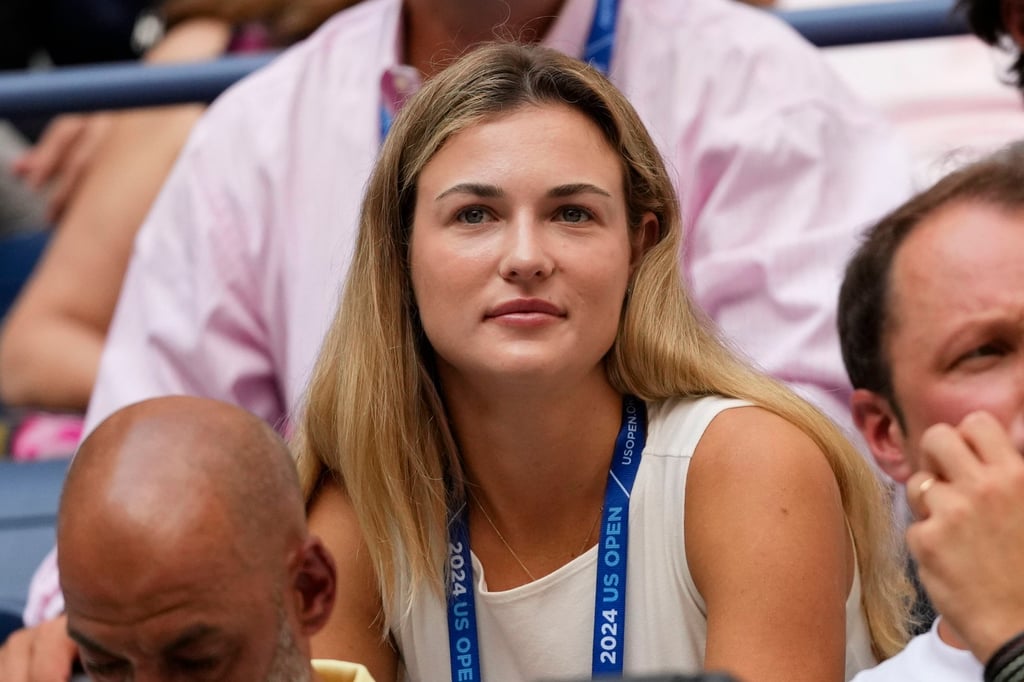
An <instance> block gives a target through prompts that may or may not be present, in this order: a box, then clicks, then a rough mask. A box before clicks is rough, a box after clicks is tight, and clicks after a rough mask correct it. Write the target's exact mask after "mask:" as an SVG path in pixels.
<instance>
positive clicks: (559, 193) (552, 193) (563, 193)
mask: <svg viewBox="0 0 1024 682" xmlns="http://www.w3.org/2000/svg"><path fill="white" fill-rule="evenodd" d="M576 194H600V195H601V196H605V197H611V194H610V193H608V192H606V191H605V190H603V189H601V188H600V187H598V186H597V185H591V184H590V183H589V182H576V183H572V184H570V185H559V186H558V187H552V188H551V189H549V190H548V196H549V197H551V198H553V199H557V198H560V197H571V196H574V195H576Z"/></svg>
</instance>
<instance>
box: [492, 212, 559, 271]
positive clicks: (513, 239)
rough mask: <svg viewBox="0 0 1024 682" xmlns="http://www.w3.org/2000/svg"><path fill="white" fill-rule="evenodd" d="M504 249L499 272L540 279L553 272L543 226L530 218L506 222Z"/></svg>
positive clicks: (552, 263)
mask: <svg viewBox="0 0 1024 682" xmlns="http://www.w3.org/2000/svg"><path fill="white" fill-rule="evenodd" d="M503 250H504V253H503V254H502V258H501V264H500V274H501V276H502V277H503V278H505V279H518V280H531V279H543V278H546V277H548V276H550V275H551V273H552V272H554V267H555V266H554V259H553V258H552V254H551V252H550V245H549V244H548V242H547V238H546V235H545V234H544V226H543V225H542V224H539V223H538V222H537V221H535V220H533V219H531V218H525V217H523V218H518V219H516V220H515V221H514V222H510V223H509V225H508V230H507V232H506V234H505V239H504V240H503Z"/></svg>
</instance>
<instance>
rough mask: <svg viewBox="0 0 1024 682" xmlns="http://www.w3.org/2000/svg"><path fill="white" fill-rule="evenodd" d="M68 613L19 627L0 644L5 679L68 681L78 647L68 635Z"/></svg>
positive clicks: (15, 681)
mask: <svg viewBox="0 0 1024 682" xmlns="http://www.w3.org/2000/svg"><path fill="white" fill-rule="evenodd" d="M67 624H68V620H67V616H63V615H62V616H59V617H57V618H55V619H53V620H49V621H46V622H45V623H42V624H41V625H37V626H36V627H34V628H25V629H24V630H18V631H16V632H15V633H14V634H12V635H11V636H10V637H8V638H7V641H6V642H4V645H3V646H2V647H0V680H3V682H66V681H67V680H69V679H71V666H72V664H73V663H74V661H75V657H76V656H77V655H78V647H77V646H76V645H75V643H74V642H73V641H72V640H71V638H70V637H68V633H67Z"/></svg>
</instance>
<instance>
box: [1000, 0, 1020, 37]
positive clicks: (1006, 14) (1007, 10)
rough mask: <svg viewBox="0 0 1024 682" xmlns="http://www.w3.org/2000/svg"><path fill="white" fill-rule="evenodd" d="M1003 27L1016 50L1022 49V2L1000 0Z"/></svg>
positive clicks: (1018, 0) (1017, 0)
mask: <svg viewBox="0 0 1024 682" xmlns="http://www.w3.org/2000/svg"><path fill="white" fill-rule="evenodd" d="M1002 12H1003V25H1004V26H1006V32H1007V33H1009V34H1010V37H1011V38H1013V42H1015V43H1016V44H1017V48H1018V49H1022V48H1024V2H1021V0H1002Z"/></svg>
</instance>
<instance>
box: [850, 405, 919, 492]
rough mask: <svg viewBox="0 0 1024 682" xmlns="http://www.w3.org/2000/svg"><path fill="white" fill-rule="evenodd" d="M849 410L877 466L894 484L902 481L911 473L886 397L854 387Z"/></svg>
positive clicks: (893, 414) (897, 427) (897, 424)
mask: <svg viewBox="0 0 1024 682" xmlns="http://www.w3.org/2000/svg"><path fill="white" fill-rule="evenodd" d="M850 410H851V411H852V413H853V423H854V424H856V425H857V429H858V430H859V431H860V433H861V435H862V436H864V440H865V441H867V444H868V448H870V450H871V454H872V455H873V456H874V458H875V462H877V463H878V468H880V469H881V470H882V471H884V472H885V473H886V475H888V476H889V477H890V478H891V479H893V480H894V481H896V482H897V483H906V482H907V479H908V478H910V475H911V474H912V473H914V472H913V468H912V467H911V466H910V462H909V460H907V456H906V453H905V452H904V438H903V429H902V428H900V422H899V420H898V419H897V418H896V413H895V411H894V410H893V409H892V405H891V404H890V403H889V400H888V398H885V397H884V396H882V395H880V394H878V393H875V392H874V391H868V390H866V389H863V388H858V389H857V390H855V391H854V392H853V396H852V397H851V398H850Z"/></svg>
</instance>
